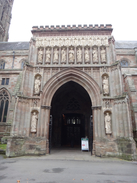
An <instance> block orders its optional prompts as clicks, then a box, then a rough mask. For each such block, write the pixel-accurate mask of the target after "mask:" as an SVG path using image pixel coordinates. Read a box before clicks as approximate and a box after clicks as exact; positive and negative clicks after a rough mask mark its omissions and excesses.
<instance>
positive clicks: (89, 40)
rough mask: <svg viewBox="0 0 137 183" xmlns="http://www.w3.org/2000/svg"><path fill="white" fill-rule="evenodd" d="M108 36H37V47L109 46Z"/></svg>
mask: <svg viewBox="0 0 137 183" xmlns="http://www.w3.org/2000/svg"><path fill="white" fill-rule="evenodd" d="M108 38H109V37H108V36H71V37H70V36H63V37H61V36H58V37H49V36H48V37H37V38H36V47H41V46H42V47H43V46H44V47H46V46H49V45H50V46H87V45H89V46H95V45H96V46H108Z"/></svg>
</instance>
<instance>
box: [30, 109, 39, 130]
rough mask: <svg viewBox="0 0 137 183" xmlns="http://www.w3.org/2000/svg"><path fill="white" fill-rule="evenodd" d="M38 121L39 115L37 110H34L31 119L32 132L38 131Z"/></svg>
mask: <svg viewBox="0 0 137 183" xmlns="http://www.w3.org/2000/svg"><path fill="white" fill-rule="evenodd" d="M37 121H38V115H37V114H36V112H33V114H32V119H31V132H32V133H36V132H37Z"/></svg>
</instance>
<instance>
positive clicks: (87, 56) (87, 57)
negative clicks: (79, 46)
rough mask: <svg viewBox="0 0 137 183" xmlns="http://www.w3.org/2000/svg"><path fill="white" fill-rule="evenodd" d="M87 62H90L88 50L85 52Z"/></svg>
mask: <svg viewBox="0 0 137 183" xmlns="http://www.w3.org/2000/svg"><path fill="white" fill-rule="evenodd" d="M85 62H89V50H88V48H86V50H85Z"/></svg>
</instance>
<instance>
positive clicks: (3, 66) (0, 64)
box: [0, 60, 5, 69]
mask: <svg viewBox="0 0 137 183" xmlns="http://www.w3.org/2000/svg"><path fill="white" fill-rule="evenodd" d="M0 69H5V61H4V60H1V61H0Z"/></svg>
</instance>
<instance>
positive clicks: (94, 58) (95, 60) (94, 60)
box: [92, 48, 98, 63]
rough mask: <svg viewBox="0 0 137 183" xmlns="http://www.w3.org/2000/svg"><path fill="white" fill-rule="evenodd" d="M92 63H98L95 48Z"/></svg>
mask: <svg viewBox="0 0 137 183" xmlns="http://www.w3.org/2000/svg"><path fill="white" fill-rule="evenodd" d="M92 55H93V62H94V63H95V62H97V63H98V51H97V48H93V53H92Z"/></svg>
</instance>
